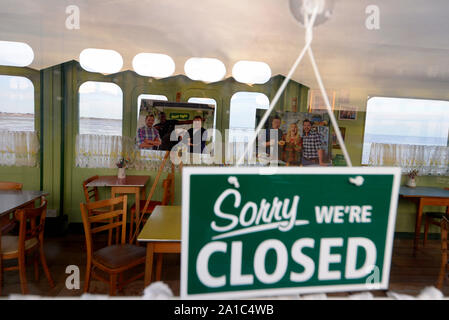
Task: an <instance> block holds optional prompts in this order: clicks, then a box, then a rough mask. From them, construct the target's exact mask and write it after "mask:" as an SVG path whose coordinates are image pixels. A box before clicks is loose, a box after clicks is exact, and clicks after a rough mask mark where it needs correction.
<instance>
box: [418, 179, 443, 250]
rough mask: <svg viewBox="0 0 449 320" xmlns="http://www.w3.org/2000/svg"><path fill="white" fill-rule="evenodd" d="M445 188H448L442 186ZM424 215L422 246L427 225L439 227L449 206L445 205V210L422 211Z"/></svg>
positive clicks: (425, 241) (425, 240)
mask: <svg viewBox="0 0 449 320" xmlns="http://www.w3.org/2000/svg"><path fill="white" fill-rule="evenodd" d="M444 189H445V190H449V188H444ZM424 216H425V218H426V224H425V225H424V246H426V243H427V235H428V233H429V226H430V225H431V224H433V225H436V226H438V227H440V228H441V222H442V219H443V217H444V216H446V217H449V206H448V207H446V212H445V213H444V212H439V211H430V212H424Z"/></svg>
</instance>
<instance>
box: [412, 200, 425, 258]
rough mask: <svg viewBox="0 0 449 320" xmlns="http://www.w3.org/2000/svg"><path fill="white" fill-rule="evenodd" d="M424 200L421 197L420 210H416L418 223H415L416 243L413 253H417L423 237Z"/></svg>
mask: <svg viewBox="0 0 449 320" xmlns="http://www.w3.org/2000/svg"><path fill="white" fill-rule="evenodd" d="M423 207H424V206H423V201H422V199H419V201H418V210H417V212H416V223H415V243H414V246H413V255H416V251H417V250H418V246H419V239H420V238H421V222H422V211H423Z"/></svg>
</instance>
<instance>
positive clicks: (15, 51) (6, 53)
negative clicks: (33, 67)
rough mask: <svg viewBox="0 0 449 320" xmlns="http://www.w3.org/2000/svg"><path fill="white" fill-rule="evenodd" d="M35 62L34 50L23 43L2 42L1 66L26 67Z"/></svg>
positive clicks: (0, 43) (0, 42)
mask: <svg viewBox="0 0 449 320" xmlns="http://www.w3.org/2000/svg"><path fill="white" fill-rule="evenodd" d="M33 60H34V52H33V49H31V47H30V46H29V45H27V44H26V43H23V42H13V41H0V65H3V66H13V67H26V66H28V65H30V64H31V62H33Z"/></svg>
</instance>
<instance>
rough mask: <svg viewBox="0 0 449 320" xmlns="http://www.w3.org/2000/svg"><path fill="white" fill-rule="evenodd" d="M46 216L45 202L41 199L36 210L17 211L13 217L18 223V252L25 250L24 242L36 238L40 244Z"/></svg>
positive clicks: (24, 209)
mask: <svg viewBox="0 0 449 320" xmlns="http://www.w3.org/2000/svg"><path fill="white" fill-rule="evenodd" d="M46 214H47V200H46V199H45V197H41V204H40V206H39V207H37V208H23V209H18V210H17V211H16V212H15V213H14V217H15V219H16V220H17V221H19V252H20V251H21V250H25V241H27V240H29V239H33V238H36V239H38V240H39V242H41V243H42V241H43V240H44V228H45V216H46Z"/></svg>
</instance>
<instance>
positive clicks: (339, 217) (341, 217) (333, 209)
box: [315, 206, 373, 223]
mask: <svg viewBox="0 0 449 320" xmlns="http://www.w3.org/2000/svg"><path fill="white" fill-rule="evenodd" d="M372 210H373V207H372V206H321V207H315V218H316V222H317V223H344V222H345V217H346V219H347V221H348V222H349V223H371V211H372Z"/></svg>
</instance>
